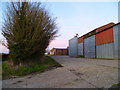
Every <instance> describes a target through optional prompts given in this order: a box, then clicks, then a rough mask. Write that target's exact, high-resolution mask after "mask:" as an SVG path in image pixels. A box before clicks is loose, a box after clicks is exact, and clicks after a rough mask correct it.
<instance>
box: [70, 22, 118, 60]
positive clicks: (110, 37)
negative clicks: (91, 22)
mask: <svg viewBox="0 0 120 90" xmlns="http://www.w3.org/2000/svg"><path fill="white" fill-rule="evenodd" d="M119 36H120V23H117V24H115V23H109V24H106V25H104V26H101V27H99V28H96V29H94V30H92V31H90V32H88V33H87V34H85V35H83V36H81V37H77V36H75V37H73V38H72V39H70V40H69V56H71V57H77V56H84V57H86V58H110V59H118V58H120V55H119V54H120V48H119V47H118V46H119V45H120V41H119V40H120V39H119ZM118 44H119V45H118Z"/></svg>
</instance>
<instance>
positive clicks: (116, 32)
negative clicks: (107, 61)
mask: <svg viewBox="0 0 120 90" xmlns="http://www.w3.org/2000/svg"><path fill="white" fill-rule="evenodd" d="M119 28H120V24H118V25H116V26H114V27H113V30H114V58H116V59H118V58H120V55H119V54H120V48H119V46H120V41H119V40H120V38H119V37H120V29H119ZM118 42H119V43H118Z"/></svg>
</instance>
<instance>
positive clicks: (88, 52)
mask: <svg viewBox="0 0 120 90" xmlns="http://www.w3.org/2000/svg"><path fill="white" fill-rule="evenodd" d="M84 54H85V57H89V58H95V35H93V36H91V37H88V38H86V39H85V40H84Z"/></svg>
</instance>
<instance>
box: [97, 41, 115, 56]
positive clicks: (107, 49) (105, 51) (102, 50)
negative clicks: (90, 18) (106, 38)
mask: <svg viewBox="0 0 120 90" xmlns="http://www.w3.org/2000/svg"><path fill="white" fill-rule="evenodd" d="M113 50H114V43H108V44H102V45H98V46H96V57H97V58H114V53H113Z"/></svg>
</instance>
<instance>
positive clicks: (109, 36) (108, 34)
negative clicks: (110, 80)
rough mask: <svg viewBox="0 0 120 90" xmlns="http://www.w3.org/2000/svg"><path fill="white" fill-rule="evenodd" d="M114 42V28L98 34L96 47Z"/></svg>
mask: <svg viewBox="0 0 120 90" xmlns="http://www.w3.org/2000/svg"><path fill="white" fill-rule="evenodd" d="M112 42H114V38H113V28H110V29H107V30H105V31H103V32H100V33H98V34H96V45H101V44H106V43H112Z"/></svg>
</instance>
